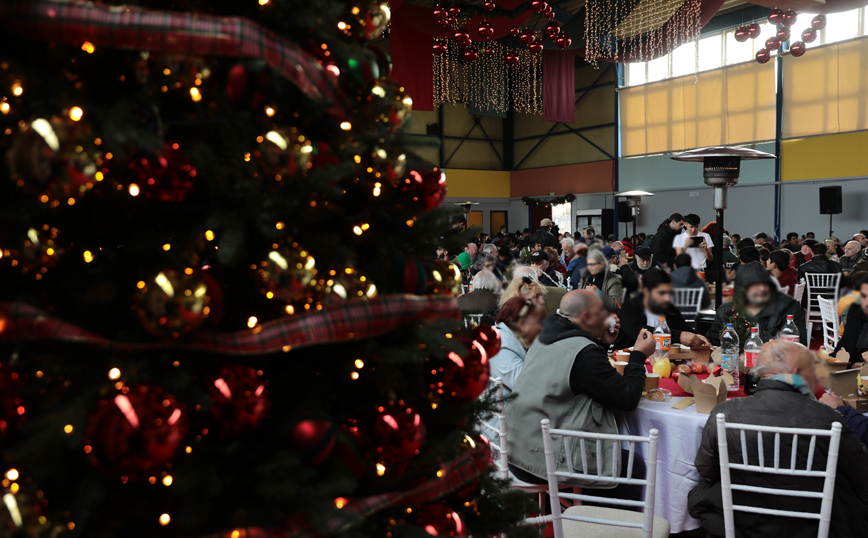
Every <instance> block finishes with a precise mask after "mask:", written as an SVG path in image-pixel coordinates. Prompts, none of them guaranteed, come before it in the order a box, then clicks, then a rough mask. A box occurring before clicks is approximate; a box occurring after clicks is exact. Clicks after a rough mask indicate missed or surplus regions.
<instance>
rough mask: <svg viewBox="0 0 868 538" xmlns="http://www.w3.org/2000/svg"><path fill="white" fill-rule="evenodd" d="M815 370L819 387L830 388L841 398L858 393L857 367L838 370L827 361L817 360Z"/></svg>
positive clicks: (854, 395)
mask: <svg viewBox="0 0 868 538" xmlns="http://www.w3.org/2000/svg"><path fill="white" fill-rule="evenodd" d="M815 372H816V374H817V381H818V382H819V383H820V386H821V387H826V388H831V389H832V392H834V393H835V394H837V395H838V396H840V397H842V398H847V397H848V396H853V397H856V396H857V395H858V385H859V375H860V373H859V369H857V368H853V369H850V370H838V369H836V368H835V367H832V366H830V365H829V364H828V363H825V362H819V363H817V365H816V368H815ZM864 375H868V374H864Z"/></svg>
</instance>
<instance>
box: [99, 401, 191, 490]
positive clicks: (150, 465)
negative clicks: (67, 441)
mask: <svg viewBox="0 0 868 538" xmlns="http://www.w3.org/2000/svg"><path fill="white" fill-rule="evenodd" d="M186 435H187V413H186V411H184V409H183V408H182V406H181V405H180V404H179V403H177V402H176V401H175V397H174V396H172V395H171V394H167V393H165V392H163V390H162V389H160V388H158V387H154V386H149V385H137V386H125V387H124V388H123V390H122V391H120V392H118V393H117V394H116V395H115V396H113V397H111V398H110V399H105V400H102V401H100V402H99V403H98V404H97V406H96V408H95V409H94V410H93V412H92V413H91V414H90V416H89V417H88V419H87V429H86V430H85V439H86V445H85V452H87V454H88V458H89V459H90V461H91V463H93V464H94V465H97V466H99V467H101V468H103V469H105V470H106V471H108V472H109V473H111V474H113V475H116V476H126V477H128V478H130V479H133V480H135V479H138V478H147V477H150V476H153V475H156V474H159V473H160V472H161V471H163V469H164V467H165V465H166V464H167V463H169V462H171V461H172V460H173V459H174V458H175V454H177V452H178V450H179V449H180V448H181V446H183V444H184V438H185V437H186ZM88 449H89V450H88Z"/></svg>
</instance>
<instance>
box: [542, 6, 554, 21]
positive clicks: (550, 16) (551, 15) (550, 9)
mask: <svg viewBox="0 0 868 538" xmlns="http://www.w3.org/2000/svg"><path fill="white" fill-rule="evenodd" d="M543 15H544V16H545V18H547V19H554V18H555V10H554V8H553V7H552V6H549V7H548V8H546V10H545V11H544V12H543Z"/></svg>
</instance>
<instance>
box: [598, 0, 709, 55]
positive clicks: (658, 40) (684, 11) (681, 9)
mask: <svg viewBox="0 0 868 538" xmlns="http://www.w3.org/2000/svg"><path fill="white" fill-rule="evenodd" d="M632 4H633V3H632V2H628V1H626V0H617V1H614V2H613V1H610V0H589V1H588V2H587V4H586V9H585V38H586V41H587V43H586V51H585V59H586V60H587V61H588V62H589V63H591V64H592V65H594V66H596V65H597V62H598V61H599V60H601V59H604V58H619V57H621V56H629V59H630V60H631V61H637V62H644V61H647V60H651V59H654V58H656V57H658V56H661V55H663V54H665V53H667V52H669V51H670V50H673V49H675V48H676V47H678V45H680V44H682V43H686V42H688V41H694V42H696V41H697V40H698V39H699V31H700V30H701V29H702V21H701V17H700V15H701V11H700V0H648V1H646V2H642V3H640V4H639V5H638V6H636V7H635V8H633V6H632ZM697 51H698V47H697ZM697 54H698V52H697ZM696 61H697V64H698V56H697V59H696Z"/></svg>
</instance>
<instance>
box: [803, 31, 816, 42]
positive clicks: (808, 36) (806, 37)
mask: <svg viewBox="0 0 868 538" xmlns="http://www.w3.org/2000/svg"><path fill="white" fill-rule="evenodd" d="M816 39H817V31H816V30H814V29H813V28H805V29H804V30H802V41H804V42H805V43H813V42H814V41H815V40H816Z"/></svg>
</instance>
